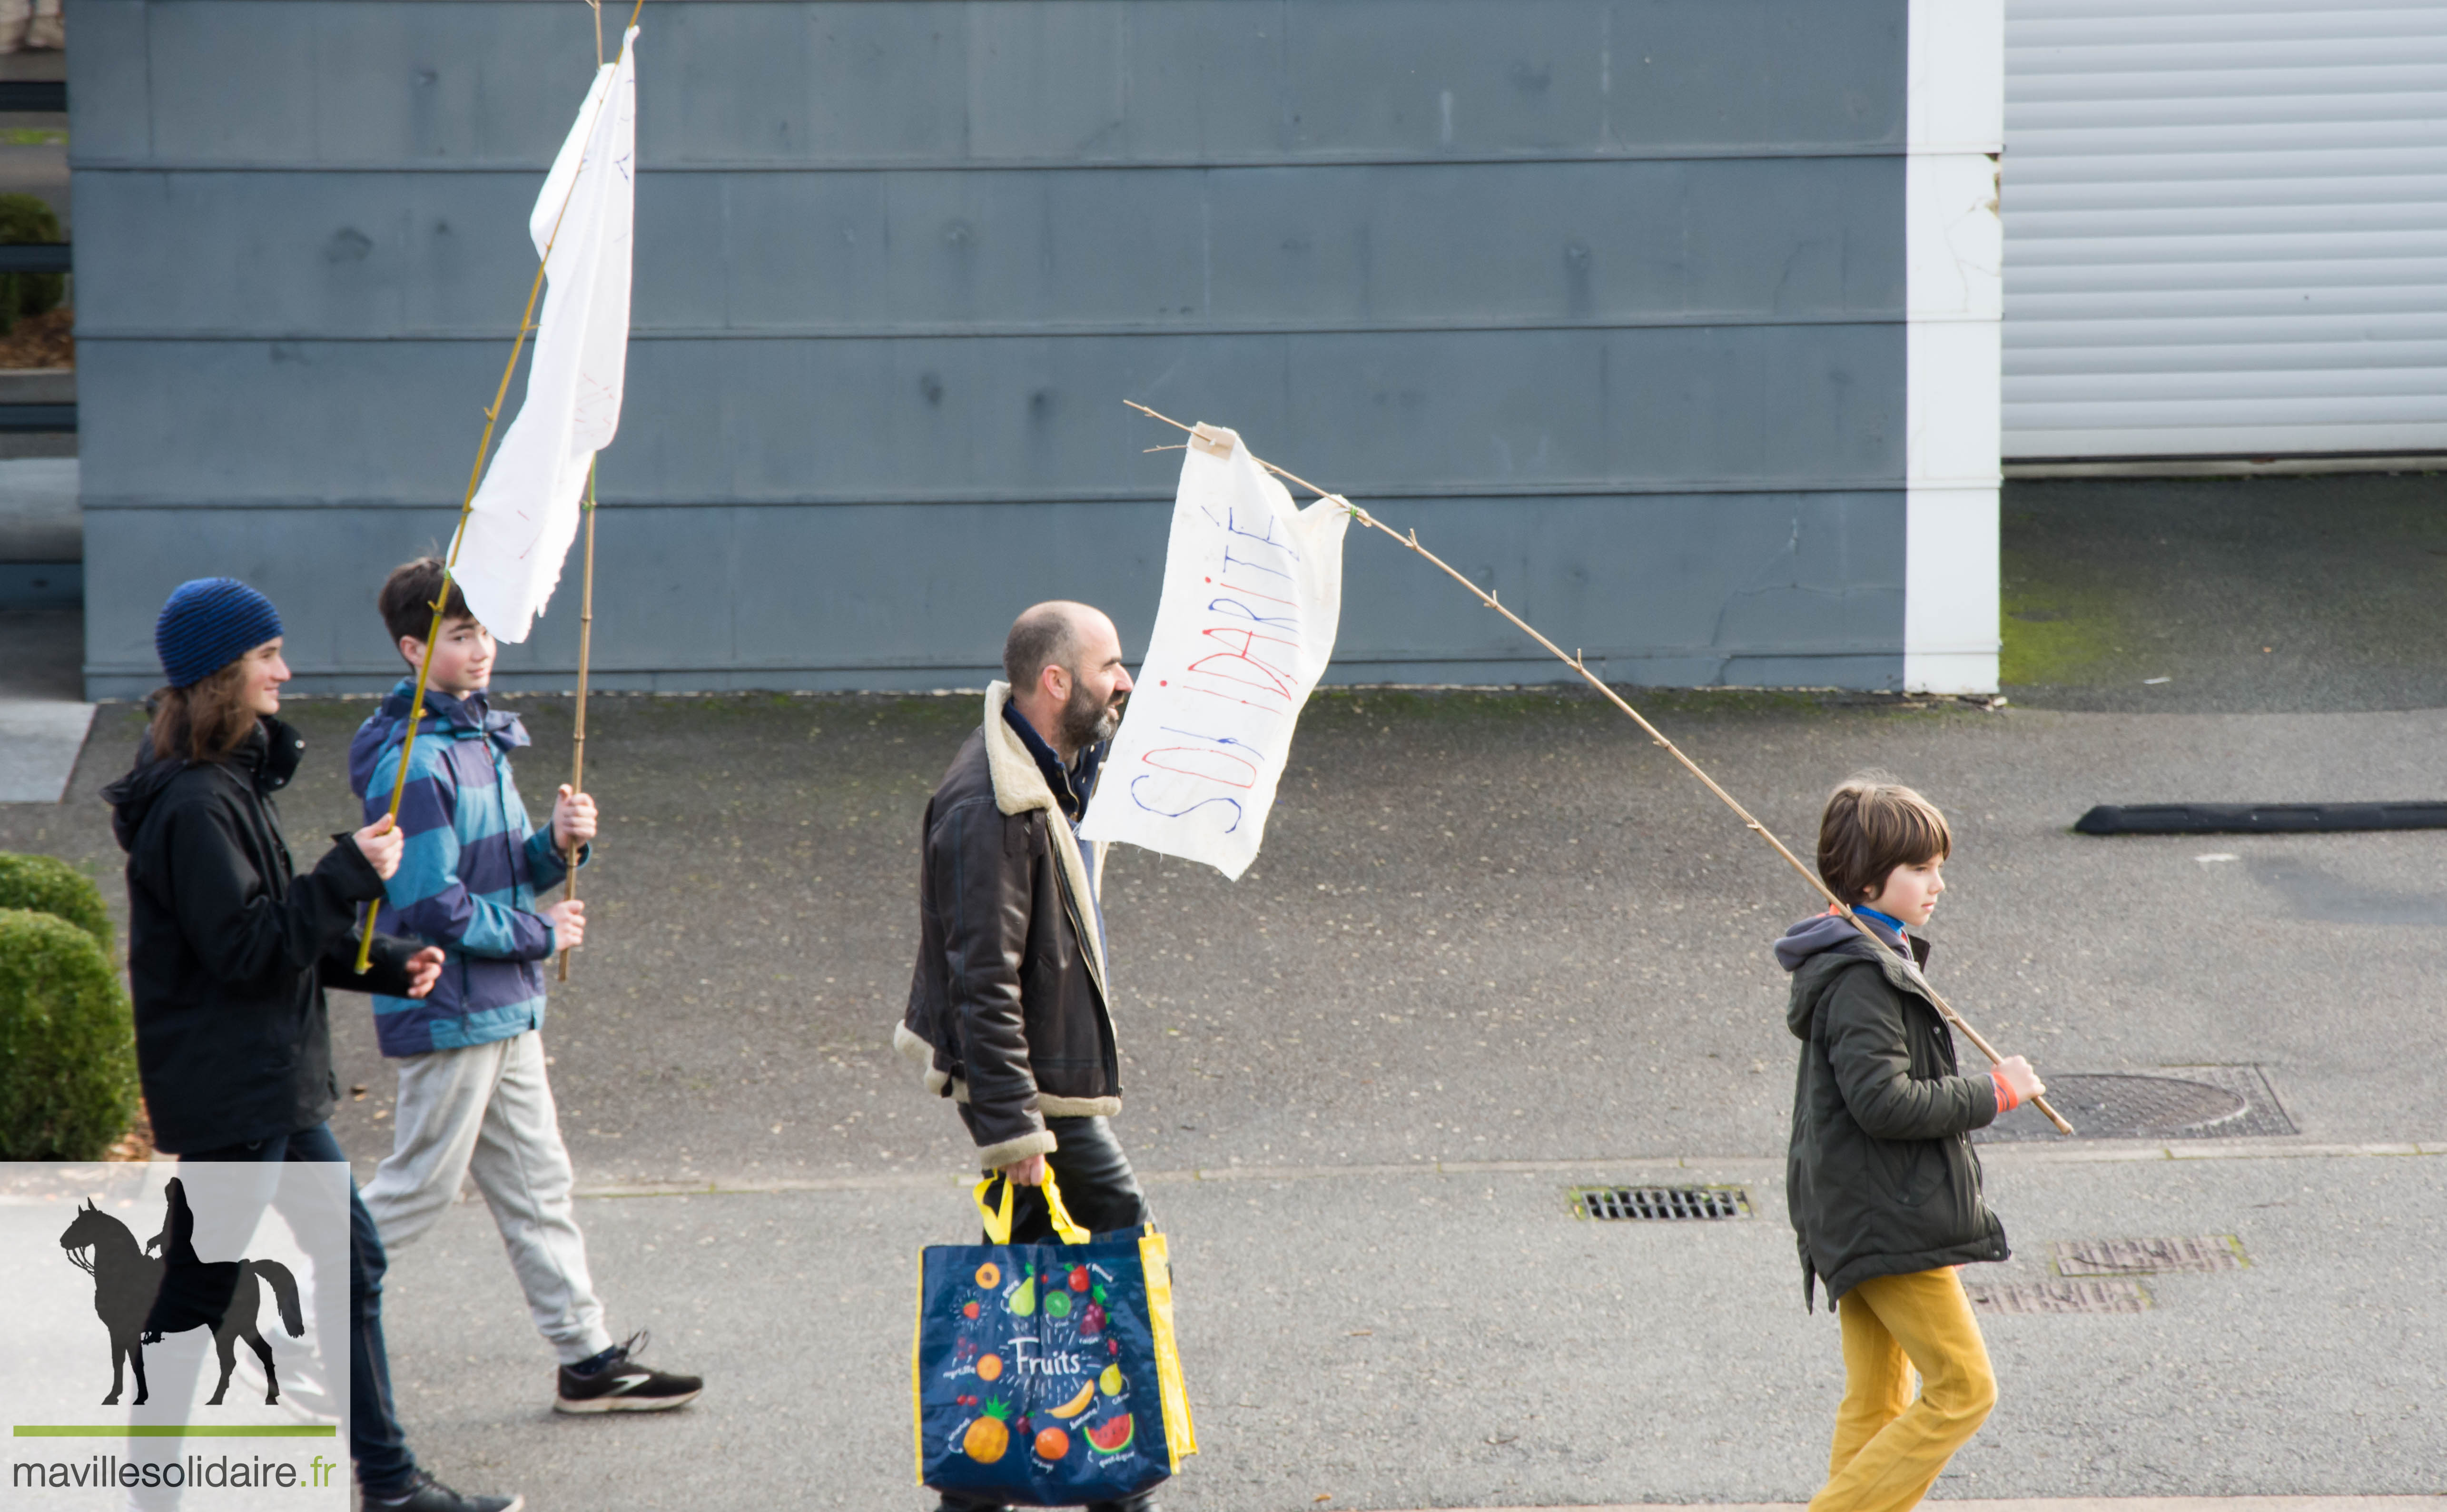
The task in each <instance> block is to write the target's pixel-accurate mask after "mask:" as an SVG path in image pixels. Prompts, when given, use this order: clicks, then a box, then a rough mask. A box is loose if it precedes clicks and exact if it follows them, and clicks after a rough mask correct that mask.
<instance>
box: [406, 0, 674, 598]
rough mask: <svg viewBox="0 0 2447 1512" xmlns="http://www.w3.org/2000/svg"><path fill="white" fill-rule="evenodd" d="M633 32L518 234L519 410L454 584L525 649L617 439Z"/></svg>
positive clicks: (625, 345) (474, 516)
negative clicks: (531, 263)
mask: <svg viewBox="0 0 2447 1512" xmlns="http://www.w3.org/2000/svg"><path fill="white" fill-rule="evenodd" d="M636 47H637V29H636V28H635V27H632V28H629V33H628V35H627V36H625V37H623V38H622V39H621V42H620V57H619V60H618V61H617V62H616V63H607V64H605V65H604V66H602V67H601V68H599V69H598V70H597V71H596V75H595V85H594V87H593V88H591V89H589V90H588V91H587V92H586V103H585V104H582V105H580V106H579V110H578V122H577V123H576V124H575V125H573V126H571V127H570V129H569V140H568V141H566V142H562V143H561V144H560V156H559V157H557V158H555V159H554V160H553V163H552V172H551V174H549V175H548V176H547V177H546V178H545V179H544V181H543V193H542V194H541V195H539V196H538V197H537V198H536V205H535V212H534V214H533V215H532V216H530V217H528V221H527V234H528V235H529V236H531V237H532V238H533V239H534V241H535V248H536V253H537V255H539V256H541V257H542V258H543V259H544V278H545V293H544V297H543V316H542V318H541V320H539V321H538V322H537V329H536V338H535V355H534V357H533V358H532V359H531V361H530V364H529V366H528V369H527V393H526V400H525V402H524V403H523V404H522V405H521V406H519V414H518V418H517V419H516V420H513V421H512V422H510V428H509V431H508V433H507V434H505V435H504V436H503V438H502V444H501V445H500V446H499V447H498V448H497V449H496V450H495V451H494V453H493V461H492V464H491V465H490V466H489V467H488V468H487V469H486V470H485V473H484V486H483V487H481V488H479V489H477V490H476V501H475V503H474V505H473V507H472V513H470V514H469V516H468V517H467V522H466V524H465V527H464V534H463V536H462V538H461V539H460V541H459V543H458V556H457V559H456V561H455V562H454V564H453V566H452V568H451V572H450V576H452V577H454V578H456V579H457V580H458V583H459V590H460V592H461V593H463V594H465V595H466V598H467V610H468V612H469V613H470V614H474V615H475V616H476V619H477V621H478V623H480V624H482V625H484V627H485V628H486V629H488V630H490V631H491V632H492V633H493V634H494V636H495V637H496V638H498V639H501V640H510V641H521V640H524V639H526V638H527V631H528V629H529V627H530V626H531V625H532V623H533V621H534V619H535V616H536V615H538V614H542V613H543V606H544V603H545V601H546V600H548V599H549V598H551V597H552V591H553V589H554V588H555V587H556V586H557V585H559V583H560V563H561V558H564V557H566V556H568V555H569V543H570V541H571V540H572V539H574V538H575V537H576V536H577V534H578V517H579V504H580V501H582V500H583V498H584V497H585V493H586V469H587V467H588V465H589V464H590V463H592V462H593V461H594V458H595V454H596V453H597V452H598V451H600V450H601V449H603V448H604V447H605V446H608V445H610V444H612V437H613V435H614V433H615V432H616V431H617V430H618V429H619V427H620V390H621V386H622V384H623V382H624V380H625V377H626V373H627V369H628V355H629V261H630V256H629V252H630V224H631V218H632V212H633V210H634V208H635V200H636V184H635V167H636V160H637V74H636Z"/></svg>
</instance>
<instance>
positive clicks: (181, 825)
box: [102, 718, 417, 1154]
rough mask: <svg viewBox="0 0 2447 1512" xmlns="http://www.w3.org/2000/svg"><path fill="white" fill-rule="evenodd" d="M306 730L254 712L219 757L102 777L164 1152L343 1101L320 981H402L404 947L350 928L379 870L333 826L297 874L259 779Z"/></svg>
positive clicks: (243, 1138)
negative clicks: (367, 938)
mask: <svg viewBox="0 0 2447 1512" xmlns="http://www.w3.org/2000/svg"><path fill="white" fill-rule="evenodd" d="M305 748H306V743H305V741H304V740H303V739H302V738H300V737H299V735H298V733H297V731H296V730H294V729H293V728H290V727H289V726H288V725H285V724H283V723H281V722H280V721H279V720H276V719H269V718H267V719H264V720H262V721H261V722H259V723H258V724H257V725H256V728H255V729H254V730H253V731H252V732H251V733H249V734H248V736H247V738H246V740H245V741H244V743H242V744H241V745H240V746H239V747H238V748H237V750H236V751H235V752H233V753H232V754H231V755H230V756H229V757H228V758H227V759H226V760H223V761H218V762H188V761H182V760H169V761H157V760H154V759H153V756H152V749H151V747H150V746H149V744H148V745H144V746H140V747H138V750H137V758H136V765H135V768H134V769H133V770H131V771H130V772H129V773H128V774H127V775H126V776H125V777H123V778H121V779H120V780H119V781H118V782H116V783H113V784H111V785H110V786H109V787H107V788H105V789H104V790H103V795H102V796H103V799H104V802H106V803H110V804H111V805H112V806H113V808H115V809H116V810H117V812H116V814H115V815H114V816H113V819H112V829H113V831H114V832H115V833H116V834H117V835H118V837H119V844H120V848H121V849H122V850H124V851H125V852H127V912H128V926H127V974H128V979H129V983H130V985H131V986H132V987H133V989H134V995H135V999H136V1064H137V1069H138V1071H139V1074H140V1075H141V1076H142V1080H143V1085H144V1106H145V1111H146V1112H147V1113H148V1114H149V1115H150V1116H151V1118H152V1121H153V1143H155V1144H156V1145H157V1146H159V1147H160V1148H161V1149H162V1150H164V1151H167V1152H169V1153H171V1154H178V1153H180V1152H182V1151H194V1150H212V1149H218V1148H220V1147H222V1146H224V1145H229V1144H243V1143H252V1142H254V1141H256V1140H262V1139H270V1138H272V1137H274V1136H275V1135H280V1134H292V1133H295V1132H296V1131H297V1130H299V1129H303V1128H310V1127H312V1126H313V1125H316V1124H319V1123H321V1122H323V1121H324V1120H325V1119H326V1118H329V1117H330V1116H331V1113H332V1107H333V1106H334V1105H335V1104H337V1102H338V1101H339V1095H340V1088H339V1084H338V1082H337V1081H336V1080H335V1079H334V1078H333V1076H332V1024H331V1016H330V1013H329V1011H328V1010H327V1008H326V1006H325V1004H324V1001H323V988H324V986H325V985H326V984H327V983H328V984H329V985H331V986H333V987H347V988H353V989H355V990H357V991H359V992H390V993H394V994H398V993H405V992H407V990H408V973H407V962H408V957H409V956H410V955H412V954H415V952H416V949H417V947H416V946H415V945H414V944H412V943H411V942H409V941H407V940H402V939H393V938H390V937H389V936H376V937H375V941H374V955H373V963H372V970H371V971H370V973H368V974H367V975H365V976H362V977H361V976H358V975H357V974H356V973H355V971H354V967H355V957H356V947H357V934H356V927H357V925H358V923H359V921H360V920H362V919H363V917H364V916H365V904H366V903H367V902H368V901H369V900H370V899H372V898H380V897H381V896H382V895H383V884H382V879H381V878H380V877H378V876H376V875H375V873H374V869H373V866H372V863H370V862H369V861H368V860H366V859H365V858H364V857H363V856H361V855H359V854H358V852H357V848H356V846H355V845H354V844H352V843H351V842H350V841H348V839H347V838H346V837H341V838H340V843H338V844H336V845H334V846H332V849H331V852H330V853H329V854H328V855H326V856H325V857H324V858H323V859H322V860H320V861H318V862H317V863H315V866H314V869H313V871H312V872H310V873H308V874H307V875H305V876H303V877H299V876H297V875H295V872H294V866H293V864H292V862H291V860H290V856H289V842H288V841H287V840H286V839H285V838H283V836H282V835H281V832H280V817H279V814H278V812H277V811H276V810H275V808H274V807H273V803H272V795H273V794H274V793H275V792H276V791H278V790H279V789H280V788H282V787H284V786H286V785H287V784H288V783H289V779H290V778H291V777H292V776H293V775H294V774H295V772H296V770H297V762H298V758H299V755H300V753H302V752H303V751H304V750H305Z"/></svg>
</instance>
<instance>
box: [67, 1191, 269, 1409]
mask: <svg viewBox="0 0 2447 1512" xmlns="http://www.w3.org/2000/svg"><path fill="white" fill-rule="evenodd" d="M164 1196H165V1200H166V1201H167V1203H168V1206H169V1212H168V1213H167V1214H166V1215H165V1216H164V1217H163V1219H162V1221H161V1233H159V1234H156V1235H155V1236H153V1238H150V1239H147V1240H146V1241H145V1242H144V1247H143V1248H142V1249H139V1248H137V1246H136V1236H135V1235H133V1234H131V1233H129V1232H128V1231H127V1225H126V1224H124V1223H122V1222H121V1221H119V1219H115V1218H112V1217H111V1216H110V1215H109V1214H107V1213H104V1212H103V1211H102V1210H101V1209H100V1208H97V1207H95V1206H94V1205H93V1203H92V1202H90V1201H88V1202H86V1203H85V1206H83V1207H81V1208H79V1209H77V1216H76V1221H75V1222H73V1223H70V1224H69V1225H68V1227H67V1232H66V1233H65V1234H62V1235H61V1236H60V1248H61V1249H62V1250H64V1251H66V1253H67V1258H68V1263H69V1264H71V1265H74V1266H75V1267H76V1268H77V1269H79V1270H81V1271H83V1272H85V1274H86V1275H88V1276H92V1277H93V1310H94V1313H95V1314H97V1315H99V1316H100V1317H101V1319H102V1322H103V1326H104V1327H105V1328H107V1329H109V1330H110V1394H109V1395H108V1396H105V1397H104V1398H103V1399H102V1405H103V1406H104V1407H116V1406H117V1405H118V1403H119V1395H120V1392H121V1390H122V1389H123V1384H124V1377H123V1373H122V1366H124V1367H126V1368H127V1369H129V1370H134V1371H135V1372H136V1401H135V1403H134V1404H133V1405H134V1406H138V1407H142V1406H143V1405H144V1399H145V1395H146V1392H145V1389H144V1346H145V1345H147V1344H158V1343H160V1342H161V1335H163V1334H164V1333H182V1332H186V1331H187V1330H188V1329H201V1328H208V1329H211V1330H212V1331H213V1342H214V1344H215V1345H216V1346H217V1347H218V1350H219V1351H220V1357H221V1379H220V1384H219V1385H218V1386H216V1387H215V1388H213V1394H212V1399H211V1400H210V1401H209V1402H207V1403H205V1406H207V1407H218V1406H220V1405H221V1398H222V1397H223V1396H224V1395H226V1394H228V1391H229V1384H230V1372H231V1371H232V1370H235V1369H237V1341H238V1340H240V1339H244V1340H246V1342H247V1346H248V1347H249V1348H250V1349H252V1350H254V1351H255V1356H256V1359H259V1360H261V1361H262V1362H263V1400H264V1402H265V1404H266V1405H270V1404H272V1403H275V1402H277V1401H279V1400H280V1378H279V1376H278V1374H277V1373H276V1372H275V1370H274V1369H273V1365H272V1346H271V1344H269V1343H268V1342H266V1341H265V1339H264V1337H263V1335H262V1334H261V1333H259V1332H256V1327H255V1319H256V1309H257V1306H258V1304H259V1303H260V1301H261V1293H260V1291H259V1290H258V1289H257V1287H256V1284H255V1283H256V1281H257V1280H263V1281H269V1282H271V1283H272V1292H273V1295H274V1296H275V1297H276V1298H277V1299H278V1301H279V1303H280V1321H281V1323H282V1324H283V1325H284V1326H285V1327H287V1329H288V1330H289V1336H290V1337H291V1338H293V1339H294V1338H296V1337H299V1336H300V1335H302V1334H303V1333H304V1332H306V1320H305V1318H304V1317H303V1316H302V1315H300V1314H299V1313H298V1310H297V1281H296V1278H295V1277H294V1276H291V1275H290V1274H289V1267H287V1266H285V1265H283V1264H281V1263H280V1262H279V1261H278V1260H216V1261H210V1262H207V1261H205V1260H202V1259H200V1258H199V1257H197V1255H196V1244H195V1237H196V1215H195V1213H194V1212H193V1211H192V1210H191V1209H189V1207H188V1206H187V1188H186V1185H185V1183H183V1182H181V1181H180V1180H179V1179H178V1178H177V1177H175V1176H174V1177H172V1178H171V1179H170V1188H169V1191H168V1192H167V1193H166V1194H164ZM157 1249H158V1250H160V1251H161V1258H160V1259H158V1260H157V1259H154V1258H152V1257H151V1256H150V1255H149V1254H148V1253H147V1252H148V1251H152V1250H157Z"/></svg>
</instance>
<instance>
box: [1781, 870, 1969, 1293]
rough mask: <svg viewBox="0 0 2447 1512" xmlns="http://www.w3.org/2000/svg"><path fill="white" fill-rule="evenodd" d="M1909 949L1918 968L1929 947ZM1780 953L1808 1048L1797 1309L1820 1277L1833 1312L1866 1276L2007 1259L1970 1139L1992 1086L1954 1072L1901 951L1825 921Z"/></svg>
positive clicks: (1796, 1097)
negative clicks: (1984, 1195)
mask: <svg viewBox="0 0 2447 1512" xmlns="http://www.w3.org/2000/svg"><path fill="white" fill-rule="evenodd" d="M1911 944H1912V946H1913V948H1914V954H1915V957H1916V958H1917V959H1918V960H1921V961H1925V960H1926V958H1927V951H1928V946H1927V942H1926V941H1925V940H1913V941H1912V942H1911ZM1775 953H1776V959H1777V960H1778V961H1780V962H1782V963H1783V965H1784V967H1785V969H1786V970H1787V971H1789V972H1791V973H1793V999H1792V1003H1791V1006H1790V1007H1789V1008H1788V1009H1787V1011H1786V1022H1787V1023H1788V1024H1789V1025H1790V1026H1791V1028H1792V1030H1793V1037H1794V1038H1796V1039H1798V1040H1800V1041H1801V1042H1802V1046H1801V1068H1800V1070H1799V1072H1798V1074H1797V1075H1796V1076H1795V1078H1794V1082H1793V1150H1792V1154H1791V1156H1790V1158H1789V1160H1788V1162H1787V1170H1786V1181H1785V1201H1786V1204H1787V1206H1788V1207H1789V1209H1790V1210H1791V1212H1792V1215H1793V1232H1794V1234H1795V1236H1796V1238H1797V1239H1798V1243H1799V1248H1800V1251H1801V1293H1802V1298H1803V1301H1804V1303H1805V1304H1807V1305H1810V1306H1812V1307H1814V1306H1815V1297H1816V1294H1815V1291H1814V1283H1816V1282H1819V1281H1824V1282H1825V1283H1826V1286H1827V1302H1828V1306H1829V1307H1830V1308H1832V1307H1833V1306H1834V1304H1835V1303H1836V1302H1837V1301H1838V1300H1839V1299H1840V1298H1842V1296H1843V1295H1844V1294H1845V1293H1846V1292H1849V1291H1850V1290H1851V1289H1852V1288H1853V1287H1854V1286H1855V1285H1857V1284H1858V1283H1860V1282H1862V1281H1865V1280H1868V1278H1869V1277H1871V1276H1901V1275H1907V1274H1909V1273H1912V1272H1915V1271H1933V1270H1936V1269H1937V1268H1939V1267H1940V1266H1945V1265H1961V1264H1963V1263H1965V1262H1968V1261H1972V1260H2001V1259H2004V1258H2005V1257H2007V1256H2008V1255H2010V1254H2011V1253H2012V1251H2011V1250H2009V1249H2008V1248H2007V1247H2006V1244H2005V1230H2004V1226H2003V1225H2002V1224H2001V1223H1999V1222H1998V1221H1997V1216H1996V1215H1995V1214H1993V1213H1991V1212H1989V1211H1988V1205H1987V1203H1986V1202H1985V1201H1983V1200H1982V1198H1981V1193H1980V1157H1979V1156H1978V1155H1977V1154H1975V1153H1974V1152H1973V1151H1972V1148H1971V1139H1970V1132H1971V1130H1973V1129H1975V1128H1983V1127H1985V1126H1986V1125H1989V1124H1990V1123H1992V1122H1994V1121H1995V1119H1996V1117H1997V1086H1996V1083H1995V1082H1994V1081H1992V1080H1991V1079H1990V1078H1988V1077H1986V1076H1963V1075H1961V1074H1960V1073H1959V1069H1958V1068H1957V1065H1956V1062H1955V1058H1954V1035H1953V1032H1952V1031H1951V1030H1948V1029H1947V1028H1946V1024H1945V1020H1944V1018H1942V1017H1940V1016H1939V1014H1938V1011H1937V1005H1935V1004H1934V1003H1932V1002H1930V1001H1929V999H1928V996H1927V994H1926V992H1925V991H1924V990H1923V989H1922V988H1921V987H1920V986H1919V985H1918V984H1917V983H1916V982H1914V981H1913V979H1912V975H1911V973H1910V971H1909V969H1908V968H1906V966H1905V964H1904V960H1903V957H1902V956H1901V955H1900V954H1898V953H1897V952H1895V951H1893V950H1884V949H1880V948H1879V947H1878V946H1875V945H1872V944H1870V943H1869V942H1868V940H1867V939H1864V938H1863V937H1862V936H1861V935H1860V933H1859V932H1858V931H1856V930H1855V929H1853V927H1852V926H1851V924H1850V923H1849V921H1847V920H1845V919H1843V918H1840V917H1831V916H1824V915H1822V916H1820V917H1815V918H1810V919H1805V920H1803V921H1802V922H1801V923H1798V924H1795V925H1794V926H1793V928H1792V929H1790V930H1788V931H1786V933H1785V936H1784V937H1783V938H1782V939H1780V940H1778V941H1776V945H1775Z"/></svg>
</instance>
